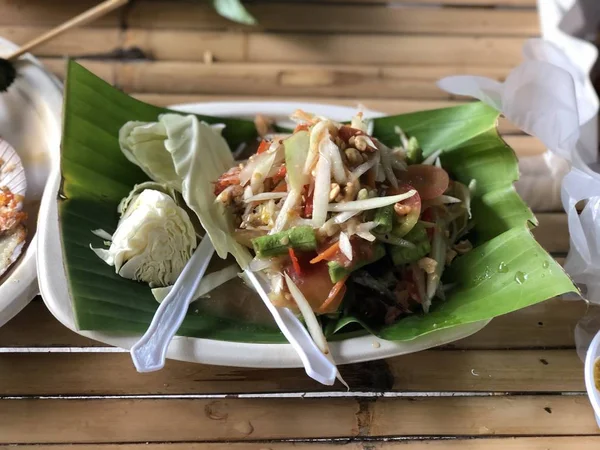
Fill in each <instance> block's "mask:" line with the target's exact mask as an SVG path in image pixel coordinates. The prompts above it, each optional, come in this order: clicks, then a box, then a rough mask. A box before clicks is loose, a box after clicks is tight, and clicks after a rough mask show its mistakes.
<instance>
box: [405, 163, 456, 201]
mask: <svg viewBox="0 0 600 450" xmlns="http://www.w3.org/2000/svg"><path fill="white" fill-rule="evenodd" d="M399 178H400V180H401V181H403V182H405V183H408V184H410V185H411V186H414V188H415V189H416V190H417V191H418V192H419V195H420V196H421V199H422V200H431V199H434V198H436V197H439V196H440V195H442V194H443V193H444V192H445V191H446V189H448V184H449V183H450V177H449V176H448V172H446V171H445V170H444V169H442V168H440V167H436V166H428V165H424V164H413V165H410V166H408V168H407V170H406V171H405V172H402V173H401V174H400V177H399Z"/></svg>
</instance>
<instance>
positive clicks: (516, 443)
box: [0, 0, 600, 450]
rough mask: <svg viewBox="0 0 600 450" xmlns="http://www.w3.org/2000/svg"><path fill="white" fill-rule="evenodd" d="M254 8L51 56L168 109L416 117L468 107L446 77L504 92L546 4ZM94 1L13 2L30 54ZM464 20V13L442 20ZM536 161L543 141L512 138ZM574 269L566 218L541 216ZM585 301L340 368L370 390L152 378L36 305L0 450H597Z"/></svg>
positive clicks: (118, 31) (285, 379) (150, 24)
mask: <svg viewBox="0 0 600 450" xmlns="http://www.w3.org/2000/svg"><path fill="white" fill-rule="evenodd" d="M396 2H397V3H398V4H397V5H395V7H387V6H386V5H385V4H384V3H383V0H382V1H381V2H380V1H378V0H345V1H344V0H327V1H321V2H308V1H304V2H303V1H301V0H295V1H293V0H289V1H288V2H287V3H284V2H280V1H277V2H267V1H266V0H256V1H254V2H253V3H252V5H251V6H250V10H251V12H252V13H253V14H255V16H256V17H257V18H258V20H259V22H260V25H259V26H258V27H257V28H253V29H251V28H248V27H243V26H237V25H234V24H231V23H229V22H227V21H225V20H224V19H221V18H220V17H218V16H217V15H216V14H215V13H214V12H213V11H212V9H211V7H210V5H209V4H208V3H203V2H191V1H187V2H186V1H183V0H171V1H168V0H162V1H161V0H143V1H136V2H134V3H132V4H131V5H129V6H128V7H127V8H126V9H123V10H121V11H119V12H117V13H114V14H112V15H111V16H109V17H106V18H104V19H102V20H100V21H99V22H97V23H95V24H94V26H93V27H89V28H83V29H80V30H76V31H73V32H71V33H70V34H68V35H66V36H63V37H61V38H59V39H57V40H56V41H54V42H52V43H49V44H47V45H46V46H45V47H43V48H42V49H40V50H39V52H38V55H39V56H40V57H41V58H42V60H43V62H44V63H45V64H46V65H47V66H48V67H49V68H50V69H51V70H53V71H54V72H55V73H57V74H58V75H62V73H63V71H64V61H63V56H65V55H70V56H74V57H78V58H79V59H80V61H81V62H82V63H83V64H84V65H86V66H87V67H88V68H90V69H91V70H92V71H94V72H95V73H97V74H99V75H100V76H102V77H104V78H105V79H106V80H108V81H110V82H112V83H114V84H116V85H118V86H119V87H121V88H123V89H124V90H126V91H128V92H130V93H132V94H134V95H136V96H137V97H139V98H141V99H143V100H145V101H149V102H154V103H156V104H160V105H166V104H174V103H181V102H192V101H207V100H208V101H214V100H217V101H218V100H229V99H268V100H274V99H282V98H285V99H288V100H289V99H301V100H304V101H306V100H309V101H318V102H324V103H335V104H348V105H356V104H357V103H359V102H360V103H362V104H364V105H366V106H367V107H369V108H371V109H377V110H381V111H384V112H389V113H400V112H405V111H411V110H416V109H425V108H431V107H440V106H447V105H450V104H454V103H455V102H456V101H460V100H461V99H453V98H450V97H449V96H448V95H447V94H445V93H443V92H441V91H439V90H438V89H437V88H436V87H435V84H434V81H435V80H436V79H438V78H439V77H441V76H443V75H446V74H453V73H475V74H482V75H487V76H492V77H495V78H498V79H501V78H502V77H504V76H505V75H506V74H507V73H508V71H509V70H510V68H511V67H512V66H514V65H516V64H517V63H518V62H519V60H520V48H521V45H522V43H523V40H524V39H525V38H526V37H529V36H535V35H537V34H538V32H539V30H538V19H537V15H536V11H535V0H495V1H494V0H448V1H446V0H420V1H418V0H411V1H408V0H396ZM93 3H94V1H90V0H64V1H53V2H49V1H44V0H0V35H2V36H4V37H7V38H8V39H11V40H13V41H16V42H17V43H20V42H24V41H25V40H27V39H28V38H31V37H33V36H34V35H37V34H39V33H40V31H43V30H44V29H46V28H48V27H50V26H52V25H55V24H57V23H59V22H61V21H63V20H65V19H66V18H68V17H70V16H73V15H75V14H76V13H78V12H80V11H81V10H83V9H84V8H86V7H89V6H90V5H91V4H93ZM445 3H448V4H454V5H458V6H449V5H446V6H444V7H441V6H440V4H445ZM500 129H501V132H502V133H503V135H504V137H505V139H506V140H507V142H509V144H511V145H512V146H513V148H515V150H516V151H517V153H518V154H519V155H520V156H523V155H531V154H537V153H539V152H541V151H543V150H544V149H543V147H542V146H541V144H540V143H538V142H537V141H536V140H535V139H533V138H531V137H529V136H525V135H522V134H519V133H518V131H517V130H515V129H514V128H513V127H512V126H511V125H510V124H507V123H501V124H500ZM538 217H539V219H540V227H539V228H538V229H537V230H536V236H537V238H538V240H539V241H540V242H541V243H542V244H543V246H544V247H545V248H546V249H547V250H548V251H550V252H552V254H553V255H554V256H555V257H556V258H558V259H562V258H564V256H565V254H566V252H567V251H568V236H567V225H566V217H565V216H564V215H563V214H562V213H544V214H539V215H538ZM584 310H585V307H584V304H583V303H582V302H565V301H561V300H558V299H554V300H550V301H548V302H546V303H543V304H540V305H536V306H533V307H530V308H527V309H525V310H522V311H519V312H516V313H513V314H510V315H507V316H504V317H501V318H498V319H496V320H494V321H492V323H491V324H490V325H489V326H488V327H487V328H485V329H484V330H482V331H481V332H479V333H477V334H476V335H474V336H471V337H469V338H467V339H464V340H462V341H459V342H456V343H454V344H452V345H449V346H446V347H444V348H439V349H435V350H430V351H426V352H422V353H418V354H414V355H409V356H403V357H398V358H392V359H388V360H385V361H377V362H371V363H365V364H356V365H351V366H344V367H342V368H341V371H342V375H343V376H344V378H345V379H346V380H347V381H348V382H349V383H350V384H351V385H352V386H353V388H354V391H353V392H350V393H347V392H345V391H344V390H343V389H342V388H341V387H340V386H336V387H335V388H333V389H331V388H324V387H322V386H320V385H317V384H316V383H314V382H312V381H311V380H310V379H308V378H307V377H306V376H305V375H304V373H303V371H302V370H300V369H298V370H261V369H239V368H232V367H214V366H204V365H194V364H186V363H181V362H174V361H169V362H168V363H167V366H166V368H165V369H164V370H162V371H161V372H157V373H152V374H145V375H140V374H137V373H136V372H135V370H134V368H133V366H132V364H131V361H130V358H129V355H128V354H126V353H123V352H121V351H119V350H118V349H114V348H107V347H104V346H102V345H101V344H99V343H96V342H93V341H90V340H88V339H85V338H82V337H80V336H78V335H76V334H74V333H72V332H70V331H69V330H67V329H65V328H63V327H62V326H61V325H60V324H59V323H58V322H57V321H56V320H54V318H53V317H52V316H51V315H50V313H49V312H48V311H47V310H46V309H45V307H44V305H43V303H42V302H41V300H40V299H36V300H34V301H33V302H32V304H31V305H29V306H28V307H27V308H26V309H25V310H24V311H23V312H22V313H20V314H19V315H18V316H17V317H15V318H14V319H13V320H12V321H11V322H9V323H8V324H7V325H6V326H5V327H3V328H1V329H0V347H1V348H0V396H1V398H0V447H2V448H6V447H8V445H9V444H15V445H18V446H23V447H24V448H32V449H33V448H35V449H36V450H42V449H44V450H45V449H67V448H68V449H71V450H96V449H98V450H100V449H119V450H137V449H140V450H142V449H144V450H145V449H148V450H159V449H160V450H176V449H180V450H184V449H185V450H188V449H190V450H222V449H226V448H227V449H229V448H231V449H239V450H242V449H243V450H246V449H249V450H259V449H263V450H267V449H270V450H288V449H292V448H302V449H303V448H305V449H306V450H324V449H331V450H333V449H335V448H339V447H337V446H338V445H342V447H341V448H343V449H348V450H358V449H379V448H387V449H405V450H412V449H415V450H417V449H432V450H450V449H461V450H470V449H496V450H515V449H559V448H573V449H578V450H587V449H597V448H600V434H599V432H598V428H597V427H596V424H595V422H594V417H593V413H592V410H591V407H590V405H589V402H588V400H587V397H586V396H585V392H584V384H583V374H582V368H583V365H582V363H581V362H580V360H579V359H578V357H577V355H576V353H575V351H574V342H573V329H574V326H575V324H576V322H577V320H578V319H579V318H580V317H581V316H582V314H583V313H584Z"/></svg>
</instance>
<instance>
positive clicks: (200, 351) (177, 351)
mask: <svg viewBox="0 0 600 450" xmlns="http://www.w3.org/2000/svg"><path fill="white" fill-rule="evenodd" d="M296 108H302V109H305V110H306V111H311V112H315V113H317V114H321V115H324V116H327V117H331V118H333V119H336V120H345V119H348V118H350V117H351V116H352V115H353V114H354V113H355V112H356V111H355V110H354V109H352V108H346V107H338V106H328V105H319V104H299V103H282V102H277V103H258V102H245V103H204V104H190V105H177V106H175V107H174V109H178V110H181V111H187V112H194V113H199V114H207V115H209V114H210V115H215V116H220V117H227V116H229V117H247V118H252V117H254V115H255V114H256V113H262V114H266V115H268V116H271V117H287V116H288V115H289V114H290V113H291V112H293V111H294V110H295V109H296ZM373 115H377V114H376V113H372V114H371V116H373ZM59 185H60V175H59V172H58V170H55V171H54V172H53V173H52V175H51V181H50V183H49V186H48V188H47V190H46V191H45V193H44V197H43V199H42V205H41V208H40V222H39V223H40V225H39V228H40V233H39V237H38V271H39V284H40V290H41V292H42V296H43V298H44V301H45V302H46V305H47V306H48V308H49V309H50V311H51V312H52V313H53V314H54V315H55V316H56V318H57V319H58V320H60V321H61V322H62V323H63V324H64V325H65V326H67V327H68V328H70V329H71V330H73V331H75V332H77V333H79V334H81V335H82V336H87V337H90V338H92V339H95V340H97V341H100V342H104V343H106V344H110V345H114V346H117V347H122V348H126V349H129V348H130V347H131V346H132V345H133V344H134V343H135V342H136V341H137V339H138V338H139V336H133V335H116V334H112V333H103V332H95V331H78V330H77V327H76V324H75V320H74V311H73V307H72V301H71V298H70V294H69V290H68V287H67V279H66V275H65V270H64V267H63V263H62V261H63V255H62V248H61V244H60V237H59V226H58V225H59V224H58V212H57V201H56V198H57V191H58V188H59ZM488 322H489V321H483V322H477V323H473V324H469V325H464V326H460V327H454V328H450V329H446V330H440V331H436V332H434V333H431V334H428V335H426V336H423V337H420V338H417V339H414V340H412V341H408V342H391V341H383V340H381V339H378V338H376V337H374V336H363V337H358V338H352V339H347V340H344V341H342V342H333V343H331V351H332V353H333V356H334V358H335V361H336V362H337V363H338V364H348V363H354V362H360V361H369V360H374V359H381V358H387V357H390V356H395V355H402V354H406V353H413V352H417V351H420V350H425V349H427V348H431V347H436V346H438V345H442V344H447V343H449V342H452V341H456V340H458V339H461V338H464V337H466V336H469V335H471V334H473V333H475V332H476V331H479V330H480V329H482V328H483V327H484V326H485V325H486V324H487V323H488ZM167 357H168V358H172V359H179V360H184V361H192V362H199V363H206V364H218V365H229V366H239V367H302V363H301V361H300V359H299V358H298V357H297V356H296V353H295V352H294V350H293V349H292V347H291V345H289V344H240V343H235V342H224V341H216V340H210V339H197V338H186V337H176V338H175V339H174V340H173V341H172V342H171V345H170V347H169V352H168V354H167Z"/></svg>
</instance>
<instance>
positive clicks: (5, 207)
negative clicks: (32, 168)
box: [0, 139, 27, 276]
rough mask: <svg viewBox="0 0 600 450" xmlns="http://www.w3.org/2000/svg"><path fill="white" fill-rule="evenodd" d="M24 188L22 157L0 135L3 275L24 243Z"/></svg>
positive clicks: (0, 254) (0, 259) (0, 258)
mask: <svg viewBox="0 0 600 450" xmlns="http://www.w3.org/2000/svg"><path fill="white" fill-rule="evenodd" d="M25 191H26V182H25V171H24V169H23V165H22V164H21V159H20V158H19V156H18V155H17V153H16V151H15V150H14V149H13V148H12V147H11V146H10V145H9V144H8V142H6V141H4V140H2V139H0V276H2V275H3V274H4V273H5V272H6V271H7V270H8V269H9V268H10V266H12V265H13V264H14V263H15V262H16V260H17V259H18V257H19V255H20V254H21V252H22V250H23V247H24V245H25V239H26V237H27V228H26V227H25V221H26V220H27V214H26V213H25V212H23V201H24V198H25Z"/></svg>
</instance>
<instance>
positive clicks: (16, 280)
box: [0, 38, 62, 326]
mask: <svg viewBox="0 0 600 450" xmlns="http://www.w3.org/2000/svg"><path fill="white" fill-rule="evenodd" d="M16 49H17V46H16V45H15V44H13V43H11V42H9V41H7V40H5V39H2V38H0V56H2V55H5V54H8V53H10V52H11V51H13V50H16ZM15 65H16V68H17V79H16V80H15V82H14V83H13V85H12V86H11V87H10V88H9V89H8V91H7V92H4V93H0V136H1V137H2V138H3V139H5V140H6V141H8V142H9V143H10V144H11V145H12V146H13V147H14V149H15V150H16V151H17V153H18V154H19V156H20V158H21V160H22V162H23V166H24V168H25V175H26V177H27V195H26V197H25V203H24V211H25V212H26V213H27V214H28V216H29V218H28V222H27V241H26V242H27V244H26V245H27V248H26V250H25V252H24V254H22V255H21V257H20V258H19V259H18V260H17V262H16V264H14V266H13V267H12V268H11V269H10V270H9V272H8V275H6V274H5V275H4V276H3V277H2V278H1V279H0V326H1V325H3V324H4V323H6V322H8V321H9V320H10V319H11V318H12V317H13V316H14V315H16V314H17V313H18V312H19V311H21V310H22V309H23V308H24V307H25V306H26V305H27V304H28V303H29V302H30V301H31V300H32V299H33V297H35V296H36V295H37V293H38V292H39V291H38V285H37V274H36V245H35V239H36V238H35V233H36V221H37V216H38V208H39V204H40V200H41V197H42V192H43V191H44V187H45V185H46V181H47V179H48V174H49V173H50V165H51V164H52V163H53V162H55V163H57V162H58V159H59V152H60V148H59V147H60V124H61V120H62V119H61V111H62V86H61V83H60V82H59V81H58V80H57V79H56V78H55V77H54V76H53V75H50V74H49V73H48V72H46V70H44V68H43V67H42V65H41V63H40V62H39V61H38V60H37V59H35V58H33V57H32V56H31V55H27V56H25V57H23V58H21V59H20V60H19V61H18V62H16V64H15Z"/></svg>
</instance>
